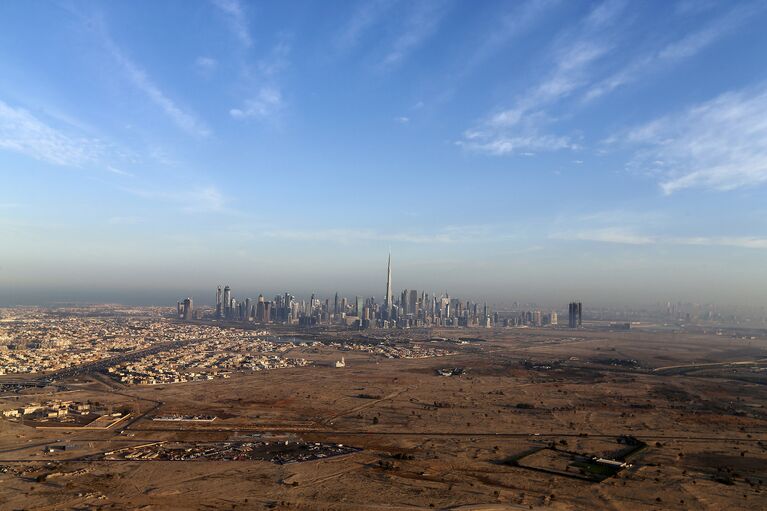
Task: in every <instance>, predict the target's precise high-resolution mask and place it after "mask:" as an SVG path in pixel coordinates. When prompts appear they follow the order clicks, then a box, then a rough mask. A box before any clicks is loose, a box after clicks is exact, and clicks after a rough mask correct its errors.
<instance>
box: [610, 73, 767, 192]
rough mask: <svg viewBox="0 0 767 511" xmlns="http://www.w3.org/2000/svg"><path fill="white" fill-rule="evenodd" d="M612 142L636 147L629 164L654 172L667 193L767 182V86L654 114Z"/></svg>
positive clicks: (653, 174)
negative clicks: (688, 189)
mask: <svg viewBox="0 0 767 511" xmlns="http://www.w3.org/2000/svg"><path fill="white" fill-rule="evenodd" d="M607 142H608V143H610V142H612V143H616V142H622V143H625V144H627V145H629V146H630V147H634V148H635V150H636V152H635V155H634V157H633V160H632V161H631V162H630V164H629V168H630V169H633V170H638V171H640V172H642V173H645V174H648V175H651V176H654V177H656V178H657V179H658V180H659V181H660V186H661V189H662V190H663V192H664V193H666V194H672V193H674V192H676V191H679V190H683V189H686V188H709V189H714V190H733V189H735V188H740V187H746V186H755V185H758V184H763V183H765V182H767V85H765V84H762V85H760V86H758V87H755V88H750V89H746V90H742V91H737V92H729V93H726V94H722V95H721V96H719V97H717V98H714V99H712V100H710V101H707V102H704V103H702V104H698V105H695V106H692V107H690V108H688V109H687V110H686V111H684V112H681V113H678V114H672V115H668V116H664V117H661V118H658V119H655V120H653V121H651V122H649V123H646V124H644V125H642V126H638V127H636V128H634V129H632V130H629V131H628V132H627V133H625V134H623V135H622V136H615V137H611V139H609V140H608V141H607Z"/></svg>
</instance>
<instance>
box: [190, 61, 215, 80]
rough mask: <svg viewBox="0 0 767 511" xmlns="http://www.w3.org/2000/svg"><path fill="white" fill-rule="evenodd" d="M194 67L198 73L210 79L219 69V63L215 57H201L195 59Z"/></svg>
mask: <svg viewBox="0 0 767 511" xmlns="http://www.w3.org/2000/svg"><path fill="white" fill-rule="evenodd" d="M194 66H195V68H196V69H197V72H198V73H200V74H201V75H202V76H204V77H206V78H209V77H210V76H211V75H212V74H213V73H215V72H216V69H218V61H217V60H216V59H214V58H213V57H204V56H200V57H197V59H195V61H194Z"/></svg>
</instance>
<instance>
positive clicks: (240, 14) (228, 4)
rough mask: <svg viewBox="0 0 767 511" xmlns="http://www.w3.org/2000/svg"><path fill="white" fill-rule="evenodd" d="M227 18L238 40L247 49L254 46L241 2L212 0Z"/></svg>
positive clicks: (235, 0) (237, 0)
mask: <svg viewBox="0 0 767 511" xmlns="http://www.w3.org/2000/svg"><path fill="white" fill-rule="evenodd" d="M211 2H212V3H213V5H214V6H216V7H217V8H218V9H219V10H220V11H221V12H222V13H223V14H224V16H225V17H226V20H227V23H228V25H229V29H230V30H231V32H232V34H233V35H234V36H235V37H236V38H237V40H238V41H239V42H240V43H241V44H242V45H243V46H245V47H246V48H250V47H251V46H253V39H252V38H251V37H250V31H249V29H248V17H247V15H246V13H245V9H244V8H243V5H242V3H241V2H239V0H211Z"/></svg>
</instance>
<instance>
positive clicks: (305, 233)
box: [264, 225, 510, 244]
mask: <svg viewBox="0 0 767 511" xmlns="http://www.w3.org/2000/svg"><path fill="white" fill-rule="evenodd" d="M264 236H266V237H269V238H276V239H284V240H291V241H321V242H335V243H344V244H348V243H353V242H362V241H384V242H387V241H388V242H392V243H415V244H442V243H445V244H453V243H455V244H459V243H478V242H488V241H498V240H503V239H508V238H509V237H510V236H508V235H500V234H498V233H494V232H493V231H492V230H491V229H490V228H489V227H488V226H473V225H467V226H449V227H445V228H442V229H438V230H435V231H433V232H400V231H398V232H384V231H379V230H375V229H315V230H291V229H280V230H276V231H266V232H265V233H264Z"/></svg>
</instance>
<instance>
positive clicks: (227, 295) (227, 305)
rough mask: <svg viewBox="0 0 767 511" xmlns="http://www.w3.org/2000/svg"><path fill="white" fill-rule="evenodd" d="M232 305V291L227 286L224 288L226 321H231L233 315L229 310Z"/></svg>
mask: <svg viewBox="0 0 767 511" xmlns="http://www.w3.org/2000/svg"><path fill="white" fill-rule="evenodd" d="M231 304H232V290H231V288H230V287H229V286H228V285H227V286H224V317H225V318H226V319H229V318H230V317H231V315H232V313H231V312H230V310H229V309H230V308H231Z"/></svg>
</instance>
